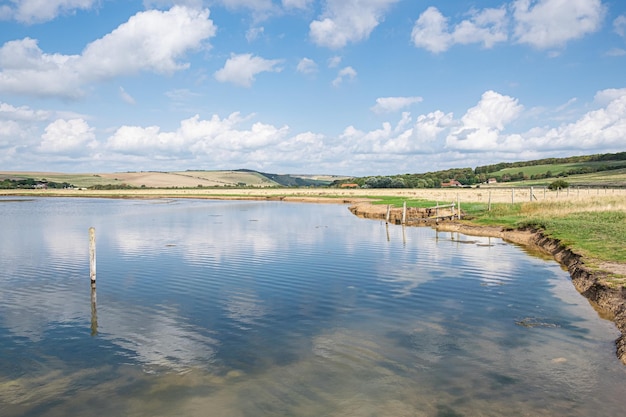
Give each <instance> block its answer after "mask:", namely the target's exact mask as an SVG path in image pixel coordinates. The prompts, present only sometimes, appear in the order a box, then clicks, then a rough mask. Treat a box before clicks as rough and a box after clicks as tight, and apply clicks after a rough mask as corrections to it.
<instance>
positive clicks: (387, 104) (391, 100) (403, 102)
mask: <svg viewBox="0 0 626 417" xmlns="http://www.w3.org/2000/svg"><path fill="white" fill-rule="evenodd" d="M422 100H423V99H422V98H421V97H379V98H377V99H376V105H375V106H374V107H372V108H371V110H372V111H373V112H374V113H379V114H380V113H392V112H397V111H399V110H402V109H404V108H406V107H409V106H410V105H411V104H415V103H419V102H421V101H422Z"/></svg>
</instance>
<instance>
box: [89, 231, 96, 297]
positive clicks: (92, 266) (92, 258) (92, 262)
mask: <svg viewBox="0 0 626 417" xmlns="http://www.w3.org/2000/svg"><path fill="white" fill-rule="evenodd" d="M89 277H90V278H91V285H92V286H93V285H96V229H95V228H94V227H90V228H89Z"/></svg>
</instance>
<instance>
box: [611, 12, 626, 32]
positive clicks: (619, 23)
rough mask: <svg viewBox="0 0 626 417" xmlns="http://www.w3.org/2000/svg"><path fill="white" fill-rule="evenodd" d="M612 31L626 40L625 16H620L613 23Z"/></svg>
mask: <svg viewBox="0 0 626 417" xmlns="http://www.w3.org/2000/svg"><path fill="white" fill-rule="evenodd" d="M613 29H614V30H615V33H617V34H618V35H619V36H621V37H622V38H626V15H620V16H618V17H617V18H615V20H614V21H613Z"/></svg>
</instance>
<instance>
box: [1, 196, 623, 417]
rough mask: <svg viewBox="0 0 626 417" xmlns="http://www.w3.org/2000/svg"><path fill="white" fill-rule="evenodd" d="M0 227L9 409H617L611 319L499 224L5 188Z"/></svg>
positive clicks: (51, 412) (317, 412) (10, 412)
mask: <svg viewBox="0 0 626 417" xmlns="http://www.w3.org/2000/svg"><path fill="white" fill-rule="evenodd" d="M91 226H93V227H95V228H96V236H97V290H96V292H92V290H91V288H90V282H89V235H88V229H89V227H91ZM0 231H1V232H0V233H1V238H0V254H1V256H0V415H1V416H2V417H10V416H81V417H83V416H173V415H176V416H209V415H210V416H221V417H222V416H234V417H248V416H250V417H263V416H293V417H299V416H316V417H318V416H333V417H339V416H351V417H366V416H367V417H370V416H389V417H392V416H393V417H400V416H439V417H444V416H448V417H453V416H565V415H567V416H590V415H593V416H596V417H597V416H617V415H622V414H623V412H624V409H626V395H624V394H625V393H626V388H625V387H626V367H624V366H623V365H622V364H621V363H620V362H619V360H618V359H617V358H616V357H615V353H614V351H615V346H614V340H615V339H616V338H617V337H618V336H619V333H618V331H617V330H616V328H615V326H614V325H613V323H612V322H610V321H607V320H603V319H602V318H600V317H599V316H598V313H597V312H596V311H594V309H593V308H592V307H591V306H590V305H589V303H588V302H587V301H586V300H585V299H584V298H583V297H582V296H580V295H579V294H578V293H577V292H576V290H575V289H574V287H573V285H572V284H571V282H570V279H569V276H568V273H567V271H564V270H563V269H562V268H561V267H560V266H559V265H558V264H557V263H556V262H555V261H554V260H552V259H547V258H545V257H541V256H537V255H536V254H530V253H527V252H526V251H525V250H523V249H522V248H520V247H518V246H515V245H513V244H509V243H506V242H504V241H502V240H500V239H495V238H482V237H481V238H478V237H471V236H465V235H462V234H457V233H443V232H436V231H434V230H433V229H430V228H424V227H406V228H405V227H402V226H396V225H389V226H387V225H385V223H384V222H380V221H374V220H366V219H360V218H357V217H355V216H353V215H352V214H351V213H350V212H349V211H348V210H347V208H346V206H343V205H321V204H303V203H287V202H266V201H213V200H191V199H190V200H186V199H179V200H171V199H155V200H114V199H111V200H108V199H82V198H15V197H13V198H0Z"/></svg>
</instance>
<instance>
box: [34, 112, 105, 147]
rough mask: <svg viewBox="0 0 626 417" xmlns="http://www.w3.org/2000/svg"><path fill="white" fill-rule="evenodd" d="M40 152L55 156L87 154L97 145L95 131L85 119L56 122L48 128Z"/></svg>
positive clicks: (43, 136)
mask: <svg viewBox="0 0 626 417" xmlns="http://www.w3.org/2000/svg"><path fill="white" fill-rule="evenodd" d="M42 139H43V140H42V141H41V144H40V145H39V148H38V151H39V152H42V153H53V154H60V153H65V154H72V155H77V154H87V153H89V152H91V148H93V147H94V146H95V144H96V142H95V134H94V129H93V128H92V127H90V126H89V125H88V124H87V122H85V121H84V120H83V119H72V120H63V119H59V120H55V121H54V122H52V123H51V124H49V125H48V127H46V132H45V133H44V134H43V135H42Z"/></svg>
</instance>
